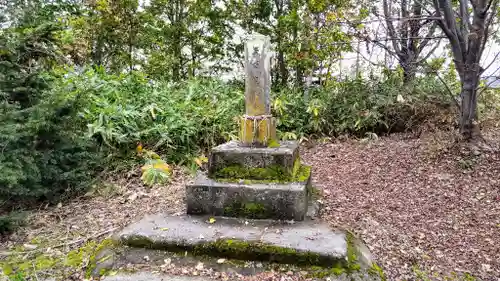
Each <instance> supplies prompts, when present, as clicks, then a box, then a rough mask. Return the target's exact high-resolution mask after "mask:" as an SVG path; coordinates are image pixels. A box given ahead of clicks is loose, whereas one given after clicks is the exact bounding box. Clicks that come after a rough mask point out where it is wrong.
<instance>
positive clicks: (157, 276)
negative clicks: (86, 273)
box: [102, 272, 212, 281]
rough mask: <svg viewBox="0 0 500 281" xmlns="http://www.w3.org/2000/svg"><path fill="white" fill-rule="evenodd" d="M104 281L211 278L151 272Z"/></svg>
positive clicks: (120, 275) (123, 275)
mask: <svg viewBox="0 0 500 281" xmlns="http://www.w3.org/2000/svg"><path fill="white" fill-rule="evenodd" d="M102 280H104V281H209V280H212V279H210V278H209V277H200V276H179V275H166V274H157V273H150V272H137V273H133V274H125V273H124V274H117V275H115V276H107V277H105V278H104V279H102Z"/></svg>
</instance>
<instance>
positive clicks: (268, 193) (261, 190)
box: [186, 172, 310, 221]
mask: <svg viewBox="0 0 500 281" xmlns="http://www.w3.org/2000/svg"><path fill="white" fill-rule="evenodd" d="M309 187H310V178H309V179H308V180H307V181H305V182H292V183H285V184H279V183H246V181H241V182H239V183H231V182H227V183H226V182H219V181H216V180H213V179H210V178H208V176H207V175H206V174H205V173H201V172H200V173H198V175H197V177H196V179H195V181H194V183H193V184H191V185H188V186H186V204H187V213H188V214H191V215H214V216H227V217H245V218H252V219H277V220H296V221H301V220H304V218H305V216H306V214H307V208H308V188H309Z"/></svg>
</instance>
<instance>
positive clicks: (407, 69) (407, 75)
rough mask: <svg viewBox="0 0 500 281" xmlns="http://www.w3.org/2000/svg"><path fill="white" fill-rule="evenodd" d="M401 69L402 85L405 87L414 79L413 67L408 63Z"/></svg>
mask: <svg viewBox="0 0 500 281" xmlns="http://www.w3.org/2000/svg"><path fill="white" fill-rule="evenodd" d="M402 67H403V84H405V85H407V84H409V83H410V82H411V81H413V79H414V78H415V67H414V65H413V64H412V63H409V64H407V65H404V66H402Z"/></svg>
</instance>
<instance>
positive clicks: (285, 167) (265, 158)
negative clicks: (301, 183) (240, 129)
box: [209, 141, 300, 179]
mask: <svg viewBox="0 0 500 281" xmlns="http://www.w3.org/2000/svg"><path fill="white" fill-rule="evenodd" d="M297 161H299V146H298V144H297V142H280V143H278V142H276V147H246V146H242V145H240V143H239V142H237V141H231V142H228V143H225V144H222V145H219V146H217V147H215V148H214V149H212V153H211V155H210V159H209V176H210V177H212V178H214V177H228V176H230V175H229V174H230V172H231V169H233V170H241V169H247V170H251V169H259V168H261V169H271V170H273V169H274V170H281V171H282V172H283V174H284V175H286V176H289V177H291V176H292V174H293V169H294V165H298V164H300V161H299V162H297ZM249 179H266V178H265V175H262V176H261V177H259V175H251V178H249Z"/></svg>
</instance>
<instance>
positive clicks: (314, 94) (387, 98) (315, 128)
mask: <svg viewBox="0 0 500 281" xmlns="http://www.w3.org/2000/svg"><path fill="white" fill-rule="evenodd" d="M452 111H453V101H452V100H451V99H450V97H449V95H448V94H447V93H446V89H445V87H444V85H443V84H442V83H441V82H440V81H439V80H438V79H437V78H436V77H421V78H416V80H415V81H414V83H412V84H411V85H404V84H403V79H402V77H400V76H399V75H397V74H392V75H390V76H388V77H381V78H380V77H373V78H370V79H362V78H354V79H347V80H344V81H341V82H331V83H329V84H328V85H326V86H324V87H319V88H314V89H312V90H310V91H309V92H308V96H307V99H306V98H305V97H304V94H303V93H302V91H301V90H298V89H292V90H286V91H281V92H279V93H277V94H276V96H275V98H274V114H275V115H276V116H278V117H279V129H280V131H282V132H294V135H297V136H306V135H311V134H317V135H338V134H342V133H350V134H354V135H364V134H365V133H367V132H375V133H388V132H401V131H410V130H413V129H417V128H418V126H420V125H422V124H423V123H425V122H427V121H429V120H434V118H435V117H436V116H440V115H443V114H448V113H450V112H452ZM447 125H449V123H448V124H447Z"/></svg>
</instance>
